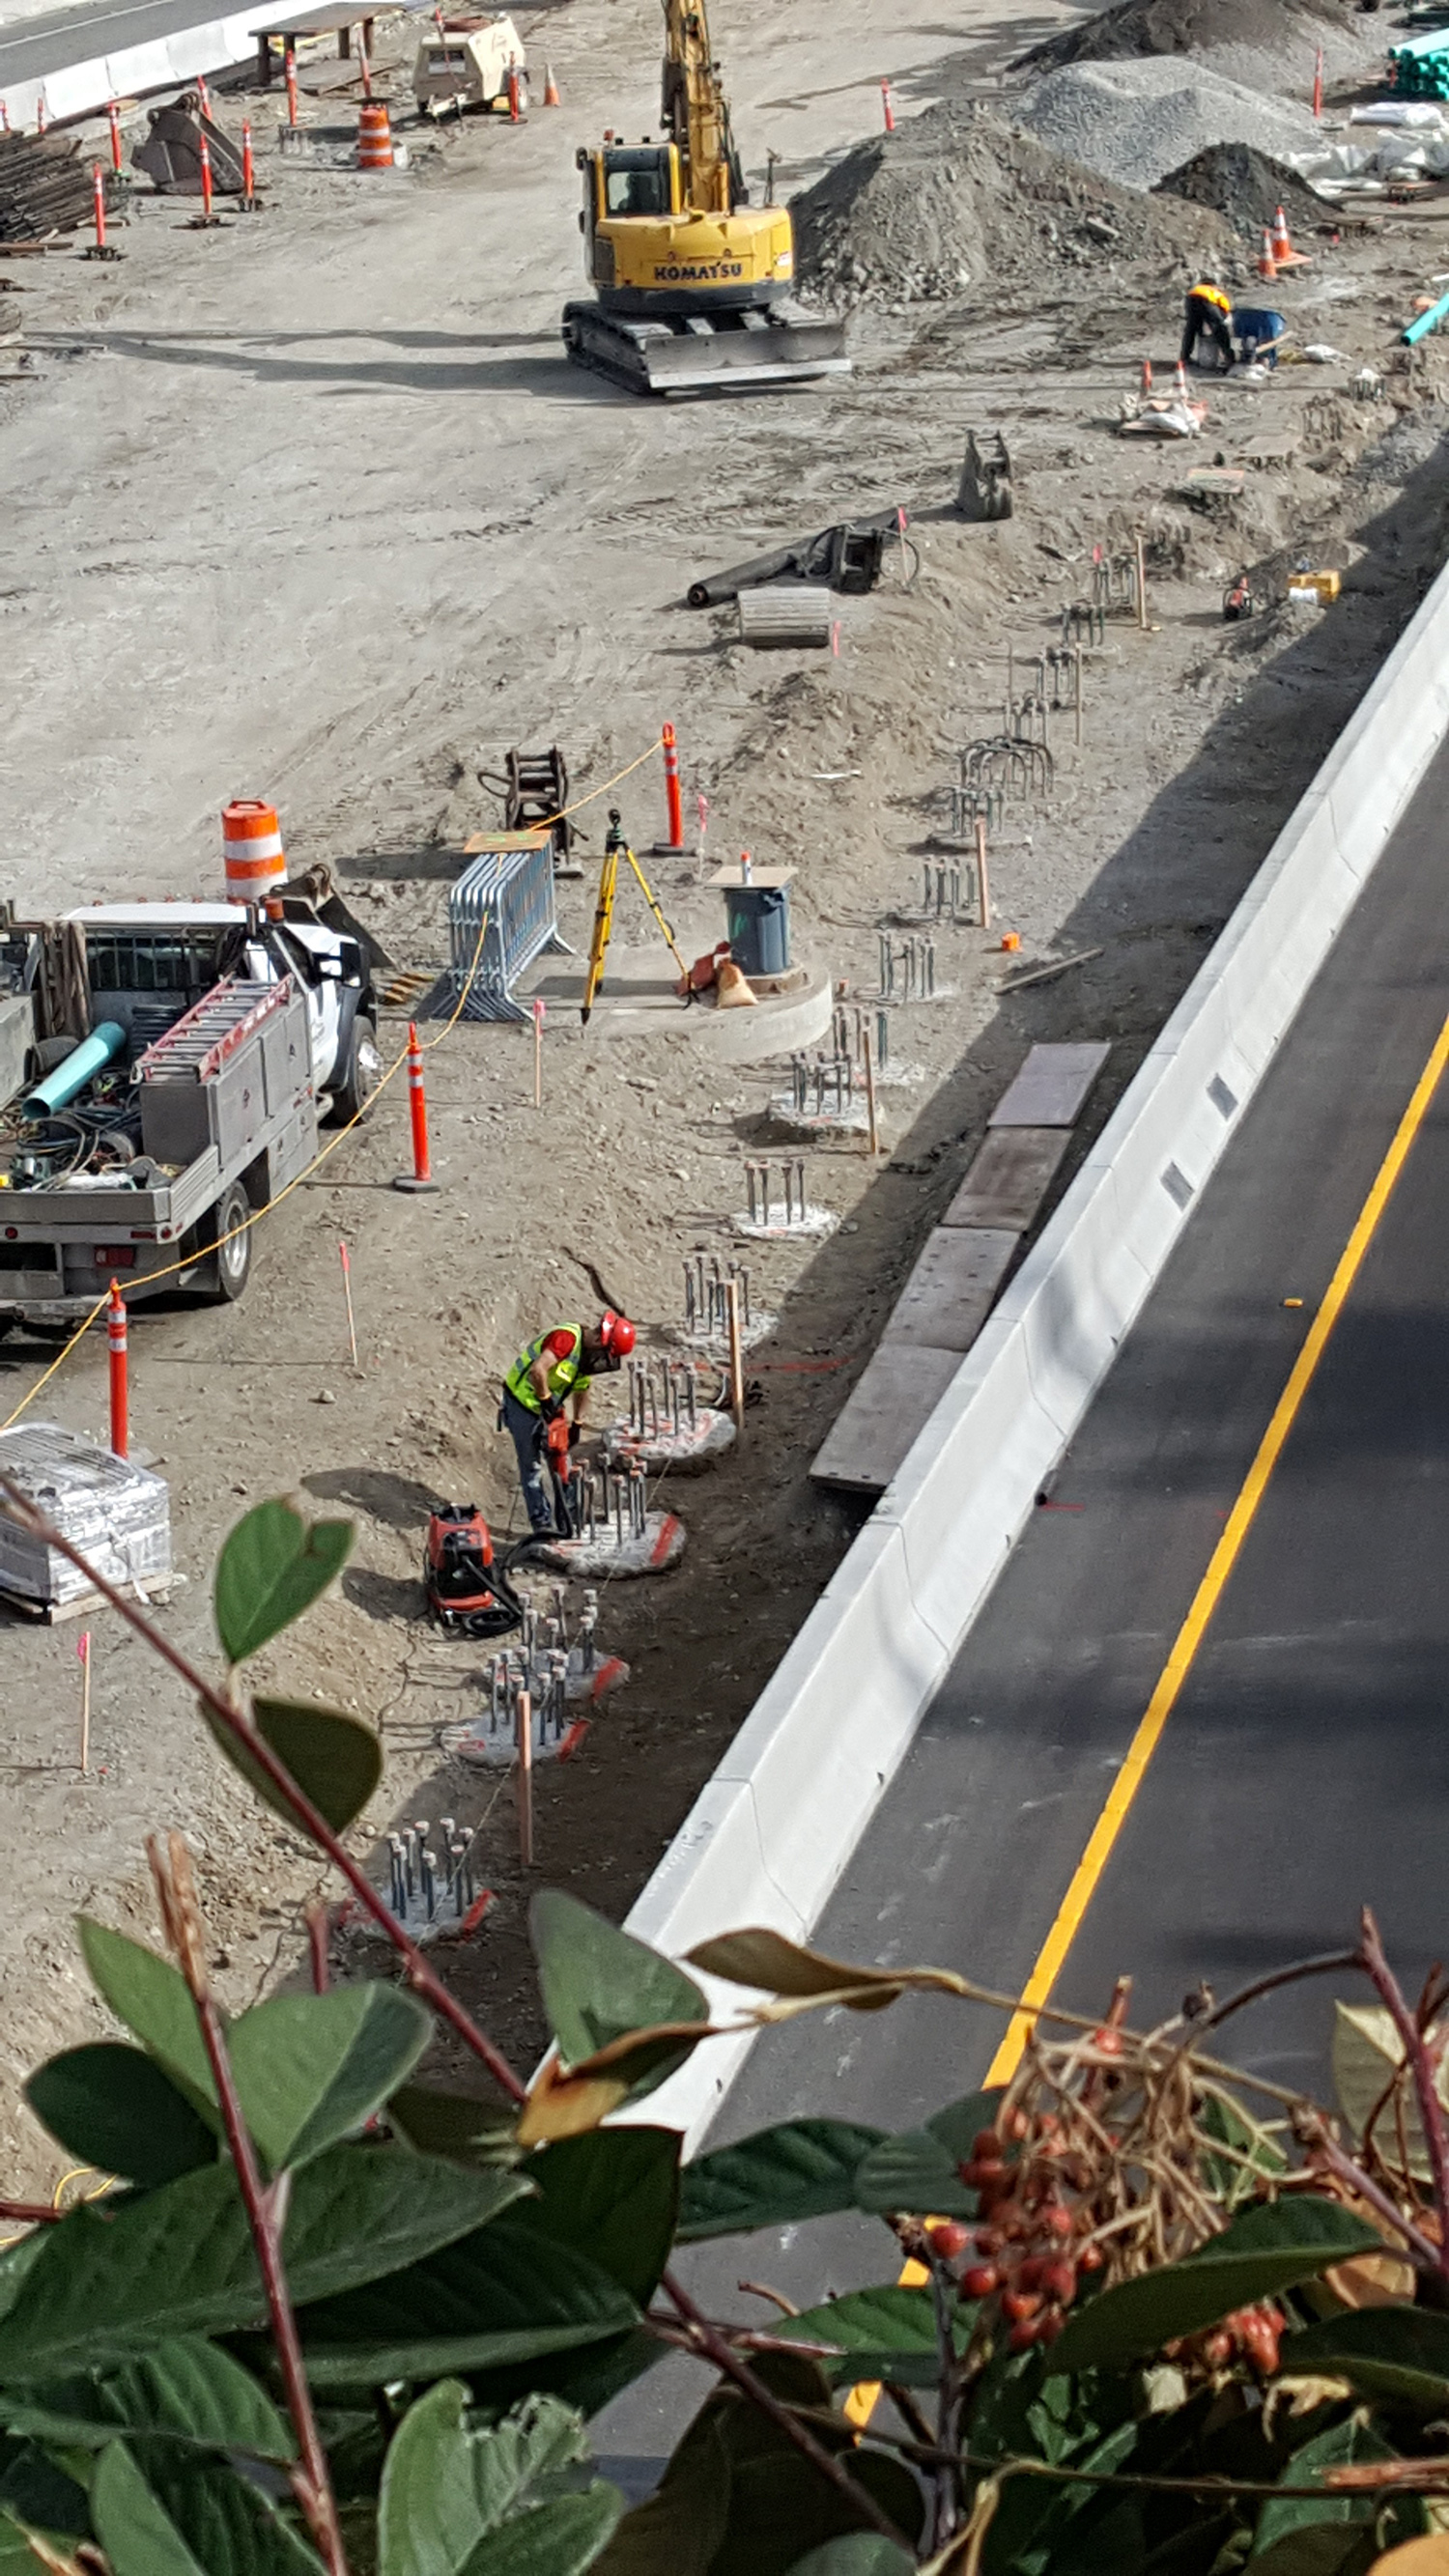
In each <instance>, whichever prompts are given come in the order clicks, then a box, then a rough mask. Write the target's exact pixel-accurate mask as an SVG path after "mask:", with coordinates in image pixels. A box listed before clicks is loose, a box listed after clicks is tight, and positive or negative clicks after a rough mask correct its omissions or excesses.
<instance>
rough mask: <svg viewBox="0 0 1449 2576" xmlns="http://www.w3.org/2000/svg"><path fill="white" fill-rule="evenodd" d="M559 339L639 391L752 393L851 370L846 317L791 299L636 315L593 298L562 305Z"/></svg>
mask: <svg viewBox="0 0 1449 2576" xmlns="http://www.w3.org/2000/svg"><path fill="white" fill-rule="evenodd" d="M563 340H564V347H565V348H566V349H567V351H568V354H569V356H570V358H571V359H572V360H573V362H574V364H575V366H579V367H591V368H593V369H594V370H595V372H596V373H597V374H599V375H604V376H610V377H612V378H613V380H614V382H615V383H616V384H621V385H626V386H627V387H628V389H629V391H630V392H631V393H639V394H662V395H665V396H671V395H677V394H700V393H753V392H756V391H757V390H760V389H762V388H764V387H766V386H774V385H801V384H810V383H812V382H814V381H815V379H816V378H818V377H821V376H846V375H849V373H850V359H849V357H848V356H847V354H846V347H845V325H844V323H843V322H822V321H818V320H817V319H816V318H815V316H814V315H813V314H808V313H806V312H804V311H803V310H801V309H800V308H798V307H793V306H789V305H784V306H780V305H776V306H774V307H772V308H771V310H770V311H769V312H768V313H762V312H756V311H744V312H736V313H721V314H719V315H717V316H716V315H704V314H691V315H689V316H688V317H687V318H680V319H675V320H670V321H665V320H660V321H657V322H656V321H654V320H652V319H651V320H649V321H647V322H634V321H628V320H626V319H625V318H624V317H623V316H622V315H621V314H617V313H606V312H605V311H604V308H603V306H602V305H600V304H596V303H594V302H592V301H590V302H587V303H583V302H580V303H575V304H566V305H565V306H564V311H563Z"/></svg>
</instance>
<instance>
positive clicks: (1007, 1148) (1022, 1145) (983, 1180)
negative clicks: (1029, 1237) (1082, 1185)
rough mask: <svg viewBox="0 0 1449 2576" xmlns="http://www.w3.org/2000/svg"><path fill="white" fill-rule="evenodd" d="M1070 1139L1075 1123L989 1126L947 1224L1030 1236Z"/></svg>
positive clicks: (944, 1222) (957, 1194)
mask: <svg viewBox="0 0 1449 2576" xmlns="http://www.w3.org/2000/svg"><path fill="white" fill-rule="evenodd" d="M1070 1143H1071V1129H1070V1128H1069V1127H992V1128H989V1129H988V1130H987V1133H986V1135H985V1137H984V1138H983V1140H982V1145H981V1150H980V1152H979V1153H978V1155H977V1157H976V1160H975V1162H974V1163H973V1164H972V1166H971V1169H970V1170H969V1172H968V1173H967V1175H966V1178H965V1179H964V1181H963V1182H962V1184H961V1186H960V1188H959V1190H958V1191H957V1192H956V1195H955V1197H954V1198H953V1200H952V1201H951V1204H950V1206H949V1207H948V1208H947V1210H946V1213H945V1215H944V1216H943V1217H942V1219H941V1223H942V1224H943V1225H973V1226H974V1225H982V1226H1007V1227H1009V1228H1011V1229H1012V1230H1013V1231H1014V1232H1015V1233H1017V1234H1025V1233H1026V1231H1027V1228H1028V1227H1029V1226H1031V1225H1034V1224H1035V1222H1036V1218H1037V1214H1038V1211H1039V1209H1040V1207H1041V1203H1042V1200H1043V1199H1044V1198H1045V1197H1046V1194H1047V1191H1048V1190H1049V1189H1050V1187H1051V1184H1052V1180H1053V1177H1054V1175H1055V1173H1056V1169H1057V1165H1058V1164H1059V1163H1060V1161H1061V1159H1062V1156H1063V1155H1064V1154H1065V1152H1066V1150H1067V1147H1068V1145H1069V1144H1070Z"/></svg>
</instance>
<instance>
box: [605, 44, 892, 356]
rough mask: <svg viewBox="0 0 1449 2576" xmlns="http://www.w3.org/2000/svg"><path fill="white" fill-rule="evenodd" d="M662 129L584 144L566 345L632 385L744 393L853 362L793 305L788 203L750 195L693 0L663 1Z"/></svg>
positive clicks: (824, 325)
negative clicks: (583, 281)
mask: <svg viewBox="0 0 1449 2576" xmlns="http://www.w3.org/2000/svg"><path fill="white" fill-rule="evenodd" d="M664 18H665V28H666V39H665V51H664V86H663V101H662V106H661V111H660V113H661V119H662V123H663V127H664V132H663V135H662V136H661V138H660V140H659V141H658V142H654V141H653V140H652V139H651V138H650V137H648V136H646V137H645V138H644V140H643V141H642V142H640V143H625V142H623V141H621V140H619V139H618V138H616V137H615V136H614V135H612V134H606V135H605V137H604V141H603V143H602V145H601V146H600V147H599V148H598V149H597V150H587V149H585V150H583V151H581V152H580V153H579V156H578V166H579V169H580V170H581V172H582V173H583V181H584V204H583V212H582V213H581V215H580V217H579V226H580V229H581V231H582V233H583V236H584V271H585V274H586V276H587V277H588V278H589V279H590V280H591V281H592V283H593V285H594V287H595V289H596V295H597V300H596V301H591V302H589V303H578V304H566V305H565V306H564V314H563V336H564V346H565V348H566V349H567V350H568V353H569V356H570V357H571V358H572V359H574V360H575V361H576V363H577V364H578V365H579V366H583V367H596V368H598V369H599V370H600V371H601V372H602V373H603V374H605V375H608V376H613V377H615V378H616V379H617V380H618V381H619V382H620V383H622V384H626V385H628V386H629V387H630V388H631V389H632V390H633V391H634V392H637V393H651V394H686V393H690V394H692V393H701V392H710V391H717V390H733V391H750V390H752V389H753V388H754V387H755V386H757V385H759V386H766V385H788V384H801V383H806V382H808V381H809V380H810V379H811V378H813V377H816V376H838V375H846V374H848V373H849V369H850V360H849V358H848V357H847V356H846V352H845V328H844V325H843V323H840V322H826V321H818V320H816V319H815V318H814V316H813V315H810V314H807V313H804V312H802V311H801V310H800V308H799V307H798V306H795V305H792V304H791V303H790V300H789V299H790V294H791V289H792V286H793V283H794V275H795V244H794V236H793V232H792V229H791V224H790V217H789V214H788V212H787V211H786V209H785V208H784V207H783V206H752V205H751V204H750V202H749V195H748V191H747V190H746V188H745V185H744V179H743V174H742V172H741V169H740V161H739V155H738V153H737V152H736V150H735V146H734V140H733V137H732V135H731V133H730V112H729V107H728V105H727V103H726V100H725V94H724V85H723V82H722V80H721V77H720V69H719V65H718V64H717V63H716V61H715V60H714V57H713V55H712V53H711V51H710V42H709V28H708V25H707V24H706V21H705V14H704V9H703V6H702V0H664Z"/></svg>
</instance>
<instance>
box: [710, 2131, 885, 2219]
mask: <svg viewBox="0 0 1449 2576" xmlns="http://www.w3.org/2000/svg"><path fill="white" fill-rule="evenodd" d="M883 2138H884V2132H883V2131H882V2130H880V2129H864V2128H860V2127H858V2126H857V2125H856V2124H855V2123H854V2122H853V2121H849V2120H786V2121H783V2122H781V2124H780V2125H779V2126H778V2127H777V2128H773V2129H757V2130H756V2131H755V2132H754V2135H753V2136H752V2137H748V2138H741V2139H740V2140H739V2141H738V2142H737V2144H736V2145H734V2146H732V2147H716V2148H715V2149H714V2151H713V2153H712V2154H710V2155H707V2156H696V2158H695V2160H694V2162H693V2164H688V2165H686V2166H685V2168H684V2170H683V2172H682V2173H681V2175H680V2177H679V2230H678V2233H679V2241H680V2243H681V2244H683V2245H691V2244H696V2243H699V2242H700V2241H701V2240H702V2239H703V2238H705V2237H709V2236H733V2235H735V2234H744V2233H745V2232H746V2231H747V2230H749V2229H751V2228H756V2227H793V2226H795V2225H797V2224H798V2222H799V2221H800V2220H801V2219H804V2218H825V2217H829V2216H831V2215H832V2214H833V2213H834V2212H835V2211H837V2210H842V2209H853V2208H854V2207H855V2205H856V2204H855V2177H856V2173H857V2171H858V2169H859V2167H860V2165H861V2164H862V2162H863V2161H864V2159H865V2157H866V2156H868V2155H869V2153H870V2151H871V2149H872V2147H878V2146H879V2145H880V2144H881V2143H882V2140H883Z"/></svg>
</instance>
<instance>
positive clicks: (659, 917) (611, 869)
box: [583, 805, 689, 1028]
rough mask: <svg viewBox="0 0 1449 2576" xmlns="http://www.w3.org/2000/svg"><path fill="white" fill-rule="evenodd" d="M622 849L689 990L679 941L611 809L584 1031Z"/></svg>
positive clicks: (600, 972)
mask: <svg viewBox="0 0 1449 2576" xmlns="http://www.w3.org/2000/svg"><path fill="white" fill-rule="evenodd" d="M621 850H622V852H623V854H624V856H625V858H626V859H627V860H628V862H629V865H630V867H631V868H632V869H633V871H634V874H635V876H636V877H637V878H638V880H639V884H640V887H641V889H642V892H643V896H644V900H645V902H646V903H647V904H648V906H649V909H650V911H651V912H652V913H653V915H654V918H655V920H656V921H657V922H658V924H659V927H660V930H661V931H662V932H663V935H664V940H665V945H666V946H667V947H669V948H671V949H672V950H673V952H674V962H675V965H676V966H677V967H678V968H679V971H680V974H681V975H682V976H683V977H684V983H685V991H686V993H687V992H688V989H689V968H688V967H687V966H686V964H685V962H684V959H683V958H682V957H681V956H680V953H679V946H678V942H677V941H676V939H675V936H674V933H673V931H672V930H671V929H670V927H669V924H668V922H667V921H666V920H665V918H664V914H663V911H662V909H661V907H660V904H659V901H658V898H657V897H656V895H655V893H654V890H653V888H652V887H651V885H650V883H649V879H648V878H647V877H646V875H645V874H644V871H643V869H642V868H641V867H640V865H639V862H638V860H637V859H636V858H635V856H634V853H633V851H632V850H631V849H630V847H629V844H628V842H627V841H626V840H625V838H624V834H623V830H622V827H621V822H620V815H619V809H618V806H617V805H614V806H611V807H610V809H609V837H608V839H607V840H606V841H605V843H604V867H603V873H602V875H601V876H600V878H599V900H598V903H597V905H596V906H595V908H594V935H593V938H592V939H591V940H590V942H589V972H588V977H587V980H586V982H585V984H584V1010H583V1018H584V1026H585V1028H587V1026H588V1023H589V1013H590V1012H591V1010H592V1009H593V1007H594V1003H595V1001H596V1000H597V998H598V992H599V986H600V985H601V984H602V982H603V980H604V959H605V956H606V955H607V953H608V947H609V933H610V931H611V930H612V929H613V927H614V897H615V895H616V894H617V893H618V890H619V853H620V851H621Z"/></svg>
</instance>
